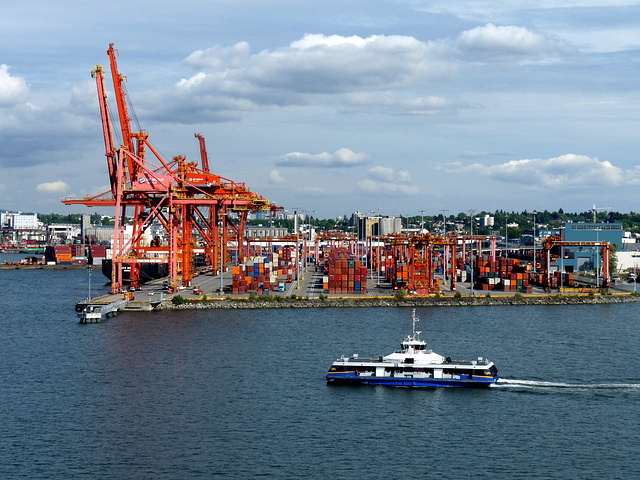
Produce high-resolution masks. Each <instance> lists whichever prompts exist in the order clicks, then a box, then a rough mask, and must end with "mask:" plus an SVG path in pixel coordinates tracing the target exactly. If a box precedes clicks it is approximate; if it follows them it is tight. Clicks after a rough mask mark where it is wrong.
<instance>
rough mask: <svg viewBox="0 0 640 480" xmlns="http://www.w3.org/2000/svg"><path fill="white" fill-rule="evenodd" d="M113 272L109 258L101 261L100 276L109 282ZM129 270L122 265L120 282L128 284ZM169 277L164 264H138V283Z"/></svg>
mask: <svg viewBox="0 0 640 480" xmlns="http://www.w3.org/2000/svg"><path fill="white" fill-rule="evenodd" d="M112 271H113V263H112V261H111V259H110V258H106V259H104V260H102V274H103V275H104V276H105V277H107V278H108V279H109V280H111V278H112V277H111V275H112ZM129 274H130V270H129V268H128V266H126V265H124V266H123V268H122V280H123V281H124V282H130V281H131V277H130V275H129ZM167 275H169V266H168V264H166V263H141V264H140V283H145V282H148V281H150V280H155V279H158V278H162V277H166V276H167Z"/></svg>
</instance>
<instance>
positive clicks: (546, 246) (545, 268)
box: [541, 236, 611, 288]
mask: <svg viewBox="0 0 640 480" xmlns="http://www.w3.org/2000/svg"><path fill="white" fill-rule="evenodd" d="M556 246H558V247H592V248H597V249H602V286H603V287H604V288H609V284H610V282H611V275H610V266H609V257H610V253H611V244H610V243H609V242H600V241H598V242H579V241H574V242H572V241H567V240H562V238H561V237H558V236H552V237H547V238H545V239H544V241H543V244H542V249H543V251H544V254H543V257H542V272H541V273H542V284H543V286H544V287H545V288H548V287H549V285H550V284H551V281H550V277H551V271H550V269H549V265H550V264H551V249H552V248H553V247H556Z"/></svg>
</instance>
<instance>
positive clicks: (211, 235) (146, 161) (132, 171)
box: [63, 44, 279, 293]
mask: <svg viewBox="0 0 640 480" xmlns="http://www.w3.org/2000/svg"><path fill="white" fill-rule="evenodd" d="M107 54H108V56H109V61H110V67H111V76H112V78H113V87H114V92H115V99H116V103H117V109H118V118H119V124H120V131H121V133H122V145H120V147H118V148H116V147H115V141H114V128H113V125H112V123H111V119H110V114H109V104H108V102H107V93H106V88H105V75H104V68H103V67H102V66H99V65H98V66H96V67H95V68H94V70H93V71H92V76H93V77H94V78H95V79H96V86H97V91H98V100H99V105H100V116H101V120H102V130H103V134H104V143H105V155H106V157H107V166H108V170H109V181H110V187H111V189H110V191H107V192H104V193H102V194H100V195H97V196H93V197H86V198H84V199H69V198H67V199H64V200H63V202H64V203H65V204H67V205H71V204H81V205H86V206H114V207H116V209H115V210H116V214H115V229H114V243H113V258H112V262H113V266H112V292H114V293H118V292H120V291H121V289H122V285H123V265H125V264H128V265H129V267H130V279H131V285H132V286H133V287H137V286H138V284H139V282H140V266H141V264H142V263H167V264H168V273H169V289H170V290H171V291H175V290H176V289H177V288H178V287H179V286H180V285H183V286H188V285H189V283H190V281H191V280H192V278H193V275H194V271H195V270H194V255H195V254H196V253H200V252H202V251H204V253H206V258H207V262H208V264H209V265H212V266H213V268H214V269H216V270H218V269H224V268H225V265H226V263H227V260H228V252H227V246H228V245H229V242H230V241H231V240H232V237H235V238H236V242H237V245H238V247H237V248H238V255H239V256H247V255H248V252H247V250H246V248H245V244H244V230H245V226H246V221H247V216H248V214H249V213H250V212H255V211H258V210H263V211H271V212H273V211H275V210H278V209H279V207H276V206H274V205H272V204H271V203H270V202H269V200H267V199H266V198H264V197H262V196H260V195H258V194H256V193H253V192H251V191H250V190H249V189H248V188H247V187H246V185H245V184H244V183H237V182H234V181H232V180H229V179H227V178H224V177H221V176H220V175H215V174H213V173H211V171H210V168H209V160H208V157H207V153H206V148H205V144H204V137H202V135H199V134H196V138H198V140H199V142H200V152H201V159H202V168H198V167H197V164H196V163H195V162H187V161H186V159H185V157H184V156H176V157H173V158H172V160H171V161H167V160H165V159H164V158H163V157H162V156H161V155H160V154H159V153H158V151H157V150H156V149H155V148H154V147H153V145H151V143H149V140H148V137H149V134H148V133H147V132H145V131H143V130H141V131H139V132H133V131H132V128H131V120H130V116H129V112H128V108H127V101H126V95H125V89H124V77H123V76H122V75H121V74H120V73H119V71H118V65H117V61H116V51H115V49H114V48H113V44H110V45H109V49H108V50H107ZM147 152H151V155H147ZM149 157H150V158H149ZM128 211H129V212H131V211H132V213H133V215H132V216H133V228H132V234H131V237H130V238H129V239H125V235H124V232H125V221H126V218H127V214H128ZM129 215H130V216H131V213H129ZM232 217H233V218H232ZM154 221H159V222H160V223H161V224H162V225H163V226H164V227H165V229H166V230H167V233H168V238H169V242H168V245H159V244H158V242H157V241H154V242H151V243H152V244H147V243H144V242H143V237H144V233H145V232H146V230H147V229H148V227H149V226H150V225H151V223H152V222H154ZM198 235H199V236H200V238H201V242H202V245H200V246H199V245H197V244H196V241H197V236H198Z"/></svg>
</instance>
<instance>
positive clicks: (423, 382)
mask: <svg viewBox="0 0 640 480" xmlns="http://www.w3.org/2000/svg"><path fill="white" fill-rule="evenodd" d="M499 378H500V377H499V376H496V377H473V378H471V379H468V378H460V379H458V378H411V377H375V376H361V375H353V374H329V375H327V382H328V383H334V384H352V385H357V384H359V385H384V386H388V387H467V388H468V387H472V388H477V387H481V388H482V387H489V386H491V385H493V384H494V383H496V382H497V381H498V380H499Z"/></svg>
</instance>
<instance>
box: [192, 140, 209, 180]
mask: <svg viewBox="0 0 640 480" xmlns="http://www.w3.org/2000/svg"><path fill="white" fill-rule="evenodd" d="M194 136H195V137H196V138H197V139H198V142H199V143H200V159H201V160H202V170H204V171H205V172H210V171H211V169H210V168H209V156H208V155H207V147H206V146H205V144H204V137H203V136H202V135H200V134H199V133H196V134H195V135H194Z"/></svg>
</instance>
